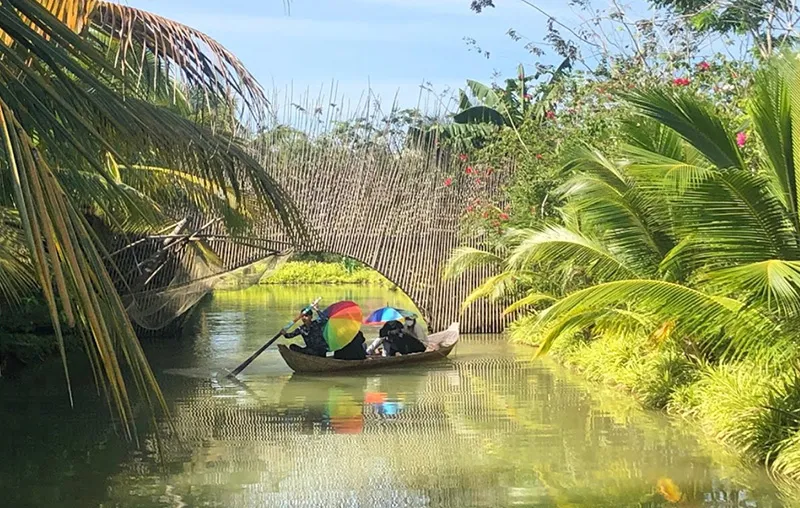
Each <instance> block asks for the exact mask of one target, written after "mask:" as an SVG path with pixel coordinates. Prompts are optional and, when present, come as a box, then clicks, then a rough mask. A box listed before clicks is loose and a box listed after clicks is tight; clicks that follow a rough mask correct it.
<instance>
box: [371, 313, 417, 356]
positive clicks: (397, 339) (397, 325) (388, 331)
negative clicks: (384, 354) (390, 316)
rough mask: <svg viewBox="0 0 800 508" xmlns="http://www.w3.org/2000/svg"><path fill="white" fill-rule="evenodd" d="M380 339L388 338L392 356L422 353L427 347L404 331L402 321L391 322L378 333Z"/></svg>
mask: <svg viewBox="0 0 800 508" xmlns="http://www.w3.org/2000/svg"><path fill="white" fill-rule="evenodd" d="M378 335H379V336H380V337H386V340H387V341H389V344H390V353H389V354H390V355H391V356H394V355H395V353H400V354H403V355H407V354H409V353H422V352H423V351H425V345H424V344H423V343H422V342H420V341H418V340H417V339H416V337H414V336H413V335H410V334H408V333H405V332H404V331H403V324H402V323H401V322H400V321H389V322H388V323H386V324H385V325H383V327H382V328H381V331H380V332H378Z"/></svg>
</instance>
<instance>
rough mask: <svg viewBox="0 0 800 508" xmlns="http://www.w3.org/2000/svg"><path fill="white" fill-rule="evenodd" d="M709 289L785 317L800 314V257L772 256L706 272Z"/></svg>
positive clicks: (705, 278) (705, 279)
mask: <svg viewBox="0 0 800 508" xmlns="http://www.w3.org/2000/svg"><path fill="white" fill-rule="evenodd" d="M704 281H705V282H706V283H707V284H708V285H709V287H710V289H713V290H714V291H719V292H722V294H726V295H733V296H737V297H744V298H745V300H746V301H747V303H748V305H753V306H757V307H764V308H766V309H768V310H770V311H774V312H777V313H778V314H779V315H781V316H784V317H792V316H797V315H798V314H800V261H784V260H782V259H770V260H767V261H761V262H758V263H752V264H747V265H739V266H735V267H732V268H727V269H723V270H717V271H714V272H710V273H708V274H706V275H705V277H704Z"/></svg>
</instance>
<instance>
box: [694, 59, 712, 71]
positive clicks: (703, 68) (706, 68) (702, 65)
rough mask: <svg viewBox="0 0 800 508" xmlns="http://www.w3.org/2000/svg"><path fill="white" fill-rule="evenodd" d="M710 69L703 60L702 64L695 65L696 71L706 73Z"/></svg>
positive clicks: (709, 65)
mask: <svg viewBox="0 0 800 508" xmlns="http://www.w3.org/2000/svg"><path fill="white" fill-rule="evenodd" d="M710 68H711V64H710V63H708V62H706V61H705V60H703V61H702V62H700V63H699V64H697V69H698V70H701V71H707V70H708V69H710Z"/></svg>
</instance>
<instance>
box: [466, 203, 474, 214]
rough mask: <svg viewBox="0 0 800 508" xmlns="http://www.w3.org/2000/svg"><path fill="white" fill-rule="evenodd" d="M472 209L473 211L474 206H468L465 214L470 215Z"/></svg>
mask: <svg viewBox="0 0 800 508" xmlns="http://www.w3.org/2000/svg"><path fill="white" fill-rule="evenodd" d="M474 209H475V207H474V206H472V205H469V206H468V207H467V213H470V212H471V211H472V210H474Z"/></svg>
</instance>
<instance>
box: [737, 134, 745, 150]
mask: <svg viewBox="0 0 800 508" xmlns="http://www.w3.org/2000/svg"><path fill="white" fill-rule="evenodd" d="M745 143H747V133H746V132H737V133H736V144H737V145H739V148H742V147H743V146H744V144H745Z"/></svg>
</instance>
